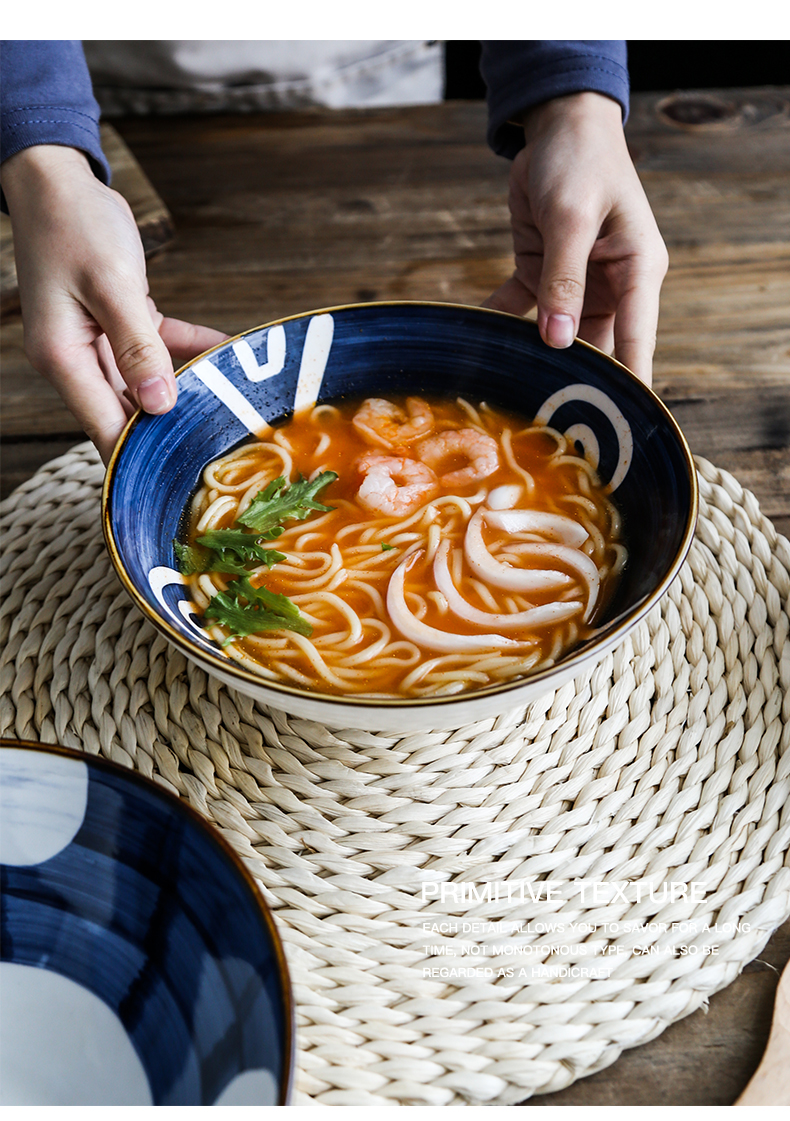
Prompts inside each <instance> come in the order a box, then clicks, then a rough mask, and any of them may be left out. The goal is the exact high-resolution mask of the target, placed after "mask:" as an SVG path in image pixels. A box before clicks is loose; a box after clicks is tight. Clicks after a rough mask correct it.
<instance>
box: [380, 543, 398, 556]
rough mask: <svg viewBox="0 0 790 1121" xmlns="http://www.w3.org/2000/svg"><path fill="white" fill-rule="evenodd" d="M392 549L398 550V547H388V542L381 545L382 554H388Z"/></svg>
mask: <svg viewBox="0 0 790 1121" xmlns="http://www.w3.org/2000/svg"><path fill="white" fill-rule="evenodd" d="M390 549H397V545H388V544H387V542H386V541H382V543H381V551H382V553H388V552H389V551H390Z"/></svg>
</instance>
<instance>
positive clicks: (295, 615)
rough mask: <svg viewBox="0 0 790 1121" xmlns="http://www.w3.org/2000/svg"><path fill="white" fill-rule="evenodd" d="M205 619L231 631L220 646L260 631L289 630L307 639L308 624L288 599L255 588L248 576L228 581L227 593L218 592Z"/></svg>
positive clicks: (265, 589) (263, 589)
mask: <svg viewBox="0 0 790 1121" xmlns="http://www.w3.org/2000/svg"><path fill="white" fill-rule="evenodd" d="M205 616H206V618H207V619H215V620H216V621H217V622H218V623H220V624H221V625H222V626H224V627H227V628H228V630H229V631H230V632H231V633H230V636H229V637H228V638H226V639H225V641H224V643H223V646H227V645H228V643H229V642H232V641H233V639H234V638H246V637H247V635H250V634H258V633H259V632H260V631H273V630H281V629H284V630H289V631H296V633H297V634H302V635H305V637H307V636H309V635H311V634H312V632H313V628H312V626H311V625H310V623H308V622H307V620H306V619H305V618H304V616H303V615H302V613H301V612H300V610H299V608H298V607H297V606H296V604H295V603H293V601H292V600H290V599H289V598H288V596H284V595H281V594H280V593H279V592H270V591H269V590H268V589H267V588H254V587H253V586H252V584H251V583H250V580H249V577H247V576H243V577H240V578H239V579H238V580H233V581H231V583H230V585H229V587H228V590H227V591H226V592H219V593H218V594H217V595H215V596H214V598H213V599H212V600H211V602H210V603H209V605H208V607H207V608H206V611H205Z"/></svg>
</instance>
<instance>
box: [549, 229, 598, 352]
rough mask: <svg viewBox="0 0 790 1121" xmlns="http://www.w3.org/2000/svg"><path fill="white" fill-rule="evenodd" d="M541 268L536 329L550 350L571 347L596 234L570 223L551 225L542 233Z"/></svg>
mask: <svg viewBox="0 0 790 1121" xmlns="http://www.w3.org/2000/svg"><path fill="white" fill-rule="evenodd" d="M542 234H543V267H542V269H541V273H540V284H539V286H538V327H539V328H540V333H541V336H542V338H543V341H544V342H546V343H548V344H549V346H555V347H566V346H570V345H571V343H572V342H573V340H574V338H575V337H576V335H577V334H578V333H579V323H580V321H581V317H582V308H583V305H584V287H585V281H586V278H587V261H588V260H589V256H590V252H591V251H592V247H593V245H594V244H595V237H596V233H595V231H591V230H588V229H585V228H583V227H579V225H578V224H577V225H576V228H575V229H574V227H573V225H572V223H571V222H569V221H564V222H552V223H551V224H550V225H549V226H547V227H546V228H545V229H544V230H543V231H542Z"/></svg>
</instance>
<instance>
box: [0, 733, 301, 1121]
mask: <svg viewBox="0 0 790 1121" xmlns="http://www.w3.org/2000/svg"><path fill="white" fill-rule="evenodd" d="M0 875H1V876H2V899H1V900H0V929H2V932H3V937H2V946H0V986H2V1003H1V1004H0V1102H2V1104H3V1105H81V1106H88V1105H105V1106H108V1105H127V1106H128V1105H212V1104H219V1105H282V1104H286V1101H287V1098H288V1094H289V1088H290V1080H291V1071H292V1065H293V1055H292V1051H293V1004H292V1000H291V993H290V984H289V980H288V973H287V970H286V966H285V959H284V956H283V952H282V946H281V944H280V941H279V938H278V936H277V933H276V930H275V928H274V923H273V922H272V918H271V915H270V914H269V912H268V910H267V908H266V906H265V904H264V902H263V899H262V897H261V895H260V892H259V890H258V888H257V887H256V886H255V884H254V882H253V880H252V878H251V876H250V875H249V873H248V872H247V871H246V869H245V868H244V866H243V864H242V863H241V861H240V860H239V858H238V857H237V856H236V855H235V854H234V853H233V851H232V850H231V849H230V847H229V846H228V845H227V844H226V843H225V841H224V840H223V839H222V837H221V836H220V835H219V833H218V832H217V831H216V830H214V829H213V828H212V827H210V826H209V825H207V824H206V822H205V821H204V820H203V819H202V818H201V817H200V816H199V815H198V814H197V813H196V812H195V811H194V810H191V809H190V808H189V807H188V806H187V805H186V804H184V803H183V802H181V801H179V799H177V798H175V797H173V796H172V795H171V794H169V793H167V792H165V791H164V790H162V788H161V787H159V786H157V785H156V784H155V783H153V782H152V781H150V780H148V779H145V778H142V777H141V776H139V775H136V774H134V773H132V772H131V771H128V770H126V769H124V768H121V767H119V766H116V765H115V764H112V763H109V762H107V761H106V760H103V759H99V758H95V757H93V756H86V755H81V754H79V753H77V752H73V751H68V750H66V749H64V748H56V747H46V748H44V747H42V746H41V745H33V744H24V743H19V742H16V741H14V742H9V741H2V748H1V749H0Z"/></svg>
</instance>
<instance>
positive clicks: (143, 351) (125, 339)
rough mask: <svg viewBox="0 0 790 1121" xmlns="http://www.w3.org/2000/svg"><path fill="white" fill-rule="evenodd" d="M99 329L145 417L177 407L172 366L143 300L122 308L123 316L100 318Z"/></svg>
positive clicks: (118, 314) (116, 314)
mask: <svg viewBox="0 0 790 1121" xmlns="http://www.w3.org/2000/svg"><path fill="white" fill-rule="evenodd" d="M99 325H100V326H101V327H102V329H103V330H104V333H105V334H106V335H107V339H108V342H109V344H110V347H111V348H112V352H113V357H114V359H115V364H116V366H117V367H118V372H119V373H120V375H121V377H122V378H123V380H124V381H125V382H126V384H127V386H128V387H129V390H130V393H131V396H132V398H133V399H134V400H135V401H137V403H138V404H139V406H140V408H141V409H143V410H144V411H145V412H147V413H166V412H168V411H169V410H170V409H171V408H172V407H173V405H174V404H175V403H176V393H177V390H176V379H175V376H174V374H173V363H172V360H171V358H170V355H169V353H168V350H167V347H166V346H165V344H164V342H163V341H162V339H161V338H160V336H159V333H158V331H157V329H156V327H155V325H154V322H153V320H152V318H151V312H150V310H149V308H148V306H147V303H146V301H145V298H143V299H142V300H141V301H140V303H139V304H137V303H131V302H130V303H129V304H127V305H125V306H124V309H123V312H122V313H115V314H112V313H110V314H107V315H105V316H103V317H102V318H101V319H100V320H99Z"/></svg>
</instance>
